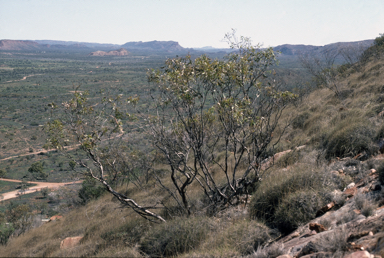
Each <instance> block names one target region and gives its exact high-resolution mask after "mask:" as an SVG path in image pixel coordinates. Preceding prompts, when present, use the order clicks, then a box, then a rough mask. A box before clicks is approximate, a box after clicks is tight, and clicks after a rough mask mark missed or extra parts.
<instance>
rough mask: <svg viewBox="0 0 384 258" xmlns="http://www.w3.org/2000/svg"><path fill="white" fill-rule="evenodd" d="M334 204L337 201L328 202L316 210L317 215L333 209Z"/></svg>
mask: <svg viewBox="0 0 384 258" xmlns="http://www.w3.org/2000/svg"><path fill="white" fill-rule="evenodd" d="M334 206H335V202H331V203H328V204H327V205H325V206H324V207H322V208H321V209H320V210H318V211H317V212H316V217H319V216H321V215H323V214H324V213H326V212H327V211H329V210H330V209H332V208H333V207H334Z"/></svg>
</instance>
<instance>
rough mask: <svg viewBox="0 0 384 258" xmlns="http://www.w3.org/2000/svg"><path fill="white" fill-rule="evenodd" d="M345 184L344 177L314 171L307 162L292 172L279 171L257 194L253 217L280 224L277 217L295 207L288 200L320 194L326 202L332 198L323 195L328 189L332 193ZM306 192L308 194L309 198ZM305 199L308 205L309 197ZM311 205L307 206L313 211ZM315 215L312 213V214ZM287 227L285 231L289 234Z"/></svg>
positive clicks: (273, 224) (262, 184)
mask: <svg viewBox="0 0 384 258" xmlns="http://www.w3.org/2000/svg"><path fill="white" fill-rule="evenodd" d="M344 186H345V183H344V181H343V180H342V179H341V178H340V177H338V176H336V175H334V174H332V173H330V172H328V171H320V170H314V169H312V168H309V167H307V166H304V165H302V166H297V167H296V168H295V169H291V170H289V171H276V172H275V173H271V175H270V176H269V177H267V178H265V180H263V181H262V182H261V183H260V185H259V187H258V189H257V190H256V192H255V193H254V194H253V196H252V199H251V203H250V207H249V212H250V216H251V218H253V219H261V220H263V221H265V222H266V223H267V225H269V226H272V227H276V226H277V223H280V222H278V221H277V216H278V217H279V218H280V217H281V216H282V214H283V213H284V208H286V209H287V210H290V209H291V208H290V206H288V204H287V203H286V202H287V200H288V199H289V200H291V201H295V198H296V201H297V202H299V201H300V200H301V199H308V200H309V199H311V198H314V196H317V197H318V198H320V197H321V198H320V199H319V203H324V201H325V200H327V199H328V196H325V195H324V194H323V193H324V191H328V192H332V191H333V190H334V189H341V188H343V187H344ZM295 193H297V194H295ZM305 193H307V196H306V197H305ZM304 197H305V198H304ZM287 198H288V199H287ZM300 198H301V199H300ZM329 198H330V197H329ZM285 199H287V200H285ZM302 202H303V203H304V204H305V200H304V201H302ZM304 204H303V205H304ZM315 204H316V205H315ZM315 204H313V205H314V206H313V207H312V208H313V209H315V207H317V206H318V205H319V204H318V201H316V202H315ZM284 205H285V206H284ZM310 208H311V207H309V208H306V209H307V210H310ZM277 212H278V213H277ZM312 216H313V215H310V217H312ZM300 220H301V221H302V222H304V221H306V220H307V218H306V217H304V215H303V216H301V217H300ZM297 224H298V223H296V222H294V221H293V224H292V225H288V226H287V228H288V229H290V230H291V229H293V228H294V227H296V226H297ZM288 229H287V230H288ZM287 230H285V232H284V233H287Z"/></svg>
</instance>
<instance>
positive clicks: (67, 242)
mask: <svg viewBox="0 0 384 258" xmlns="http://www.w3.org/2000/svg"><path fill="white" fill-rule="evenodd" d="M82 239H83V237H82V236H76V237H67V238H66V239H64V240H63V241H61V243H60V249H67V248H72V247H75V246H77V245H79V244H80V241H81V240H82Z"/></svg>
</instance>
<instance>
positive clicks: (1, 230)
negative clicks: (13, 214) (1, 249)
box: [0, 223, 15, 245]
mask: <svg viewBox="0 0 384 258" xmlns="http://www.w3.org/2000/svg"><path fill="white" fill-rule="evenodd" d="M14 231H15V229H14V228H13V226H12V224H8V225H7V224H5V223H2V224H0V244H1V245H5V244H7V242H8V239H9V237H10V236H11V235H12V234H13V232H14Z"/></svg>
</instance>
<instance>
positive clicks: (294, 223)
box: [273, 190, 330, 233]
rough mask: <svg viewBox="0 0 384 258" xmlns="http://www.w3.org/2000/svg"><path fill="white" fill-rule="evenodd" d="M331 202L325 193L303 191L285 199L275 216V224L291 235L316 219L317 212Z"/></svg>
mask: <svg viewBox="0 0 384 258" xmlns="http://www.w3.org/2000/svg"><path fill="white" fill-rule="evenodd" d="M329 201H330V198H329V196H327V194H325V193H324V192H318V191H313V190H312V191H311V190H303V191H298V192H294V193H292V194H290V195H288V196H287V197H285V198H284V199H283V200H282V201H281V203H280V204H279V205H278V207H277V209H276V212H275V214H274V218H275V221H274V222H273V224H275V225H276V226H277V228H278V229H279V230H280V231H281V232H283V233H290V232H292V231H293V230H295V229H297V228H298V227H299V226H300V225H301V224H304V223H307V222H308V221H310V220H312V219H314V218H315V217H316V212H317V211H318V210H319V209H320V208H321V207H323V206H324V205H325V204H326V203H327V202H329Z"/></svg>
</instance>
